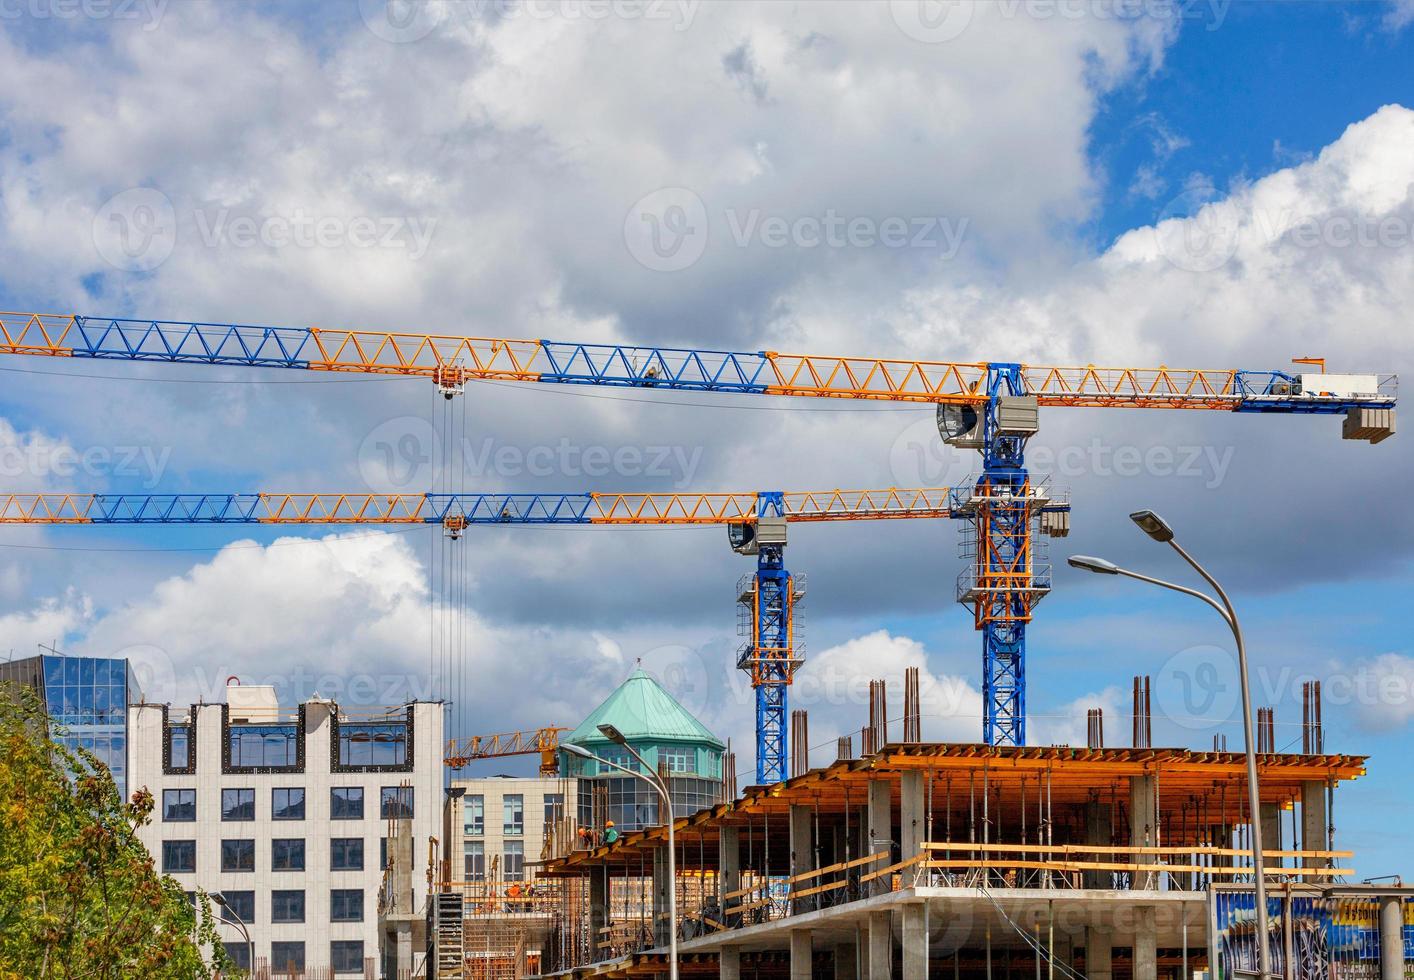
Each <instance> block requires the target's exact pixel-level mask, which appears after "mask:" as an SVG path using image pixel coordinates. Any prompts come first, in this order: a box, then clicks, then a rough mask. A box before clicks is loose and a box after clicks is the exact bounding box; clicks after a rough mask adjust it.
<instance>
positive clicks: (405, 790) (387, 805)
mask: <svg viewBox="0 0 1414 980" xmlns="http://www.w3.org/2000/svg"><path fill="white" fill-rule="evenodd" d="M379 814H380V816H382V818H383V819H384V820H400V819H403V818H404V817H407V818H411V817H412V787H411V786H384V787H383V794H382V805H381V807H380V808H379Z"/></svg>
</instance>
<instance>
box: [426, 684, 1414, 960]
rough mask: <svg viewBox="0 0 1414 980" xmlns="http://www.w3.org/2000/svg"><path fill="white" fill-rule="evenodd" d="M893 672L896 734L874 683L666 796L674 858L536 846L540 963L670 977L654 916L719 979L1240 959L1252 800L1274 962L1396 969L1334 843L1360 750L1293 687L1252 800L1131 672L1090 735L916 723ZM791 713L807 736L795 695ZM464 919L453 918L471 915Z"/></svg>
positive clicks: (649, 836)
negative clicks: (1182, 740) (810, 757)
mask: <svg viewBox="0 0 1414 980" xmlns="http://www.w3.org/2000/svg"><path fill="white" fill-rule="evenodd" d="M908 680H909V681H910V682H911V683H909V684H908V685H907V687H908V689H907V691H906V696H905V707H904V718H903V726H902V729H903V738H902V739H901V740H899V739H895V740H892V741H890V740H888V739H887V738H886V731H887V722H886V721H885V719H884V708H885V705H886V704H887V699H886V696H885V692H884V689H883V684H882V682H878V683H877V684H876V685H875V687H874V690H873V694H872V697H871V723H870V725H869V726H868V727H866V728H865V729H864V730H863V731H862V732H861V737H862V748H863V751H862V752H860V753H858V754H856V753H854V752H853V740H852V739H849V738H845V739H840V742H839V751H838V756H839V757H838V759H837V760H836V761H834V762H833V763H831V764H830V765H828V766H825V767H823V768H814V769H809V770H802V768H801V767H800V765H799V764H797V768H796V770H795V772H794V774H793V775H792V776H791V777H790V778H788V779H786V780H785V781H782V782H779V783H775V784H772V785H768V786H750V787H747V788H746V789H745V790H744V792H742V793H741V794H740V795H737V794H735V793H730V796H731V797H732V798H730V799H726V800H725V801H724V802H720V803H717V804H715V805H712V806H708V807H704V808H702V809H699V810H697V811H696V812H694V813H691V814H680V815H678V816H677V818H676V820H675V821H674V824H673V831H674V833H673V857H674V860H675V864H676V878H675V879H674V878H671V877H670V876H669V873H668V853H669V851H668V830H667V827H666V825H658V824H654V825H645V826H644V827H642V828H641V829H638V830H633V831H630V832H628V833H625V834H624V835H623V836H622V837H621V838H619V839H618V840H616V841H614V842H613V843H604V842H602V841H601V840H598V839H594V838H593V837H592V835H591V838H590V839H589V840H588V841H586V839H585V835H578V836H575V837H571V838H569V839H567V840H566V841H565V842H564V843H563V844H562V846H559V847H557V848H555V851H556V853H553V854H549V855H547V858H546V860H545V861H544V863H543V864H542V865H540V866H539V868H538V878H537V880H538V881H539V882H540V883H541V890H540V894H539V895H538V896H537V897H536V899H535V900H534V905H533V910H534V912H535V913H536V914H537V915H538V916H539V917H540V920H539V921H540V922H541V924H542V925H543V926H544V928H543V930H540V931H539V932H538V933H537V938H539V939H540V940H541V941H542V946H541V948H540V949H539V950H538V951H537V953H538V955H537V956H536V958H535V961H536V962H537V963H538V964H539V971H540V973H541V974H543V975H554V976H566V977H580V976H586V977H587V976H590V975H593V976H595V977H606V978H609V977H619V976H623V977H628V976H636V975H657V974H664V975H665V974H666V973H667V971H668V963H667V948H668V945H669V936H670V930H672V931H673V932H675V933H676V938H677V942H678V954H679V966H680V971H681V972H682V973H684V974H694V975H700V976H721V977H722V978H723V980H739V978H742V977H751V978H767V977H782V978H784V977H786V976H789V977H790V978H791V980H807V978H810V977H831V978H838V980H865V978H868V980H882V978H889V977H894V976H902V977H903V978H905V980H920V978H924V977H929V976H934V977H953V978H962V977H978V978H981V977H987V978H1003V977H1030V976H1041V975H1043V974H1044V975H1045V976H1046V977H1047V978H1050V980H1053V978H1055V977H1056V976H1063V977H1067V978H1078V977H1088V978H1091V980H1128V978H1131V977H1132V978H1144V980H1147V978H1155V977H1168V978H1173V980H1178V978H1182V977H1191V976H1193V975H1195V973H1197V972H1199V971H1204V970H1212V971H1213V972H1212V973H1210V974H1209V975H1210V976H1213V975H1227V974H1230V973H1232V972H1234V971H1238V970H1242V969H1249V968H1250V969H1255V964H1256V954H1255V931H1254V915H1253V910H1254V908H1255V906H1254V900H1253V868H1252V862H1251V858H1250V855H1251V851H1250V847H1251V843H1250V828H1251V827H1252V824H1253V821H1254V818H1255V819H1256V820H1260V821H1261V822H1262V831H1263V834H1264V836H1265V848H1266V850H1265V855H1266V857H1265V861H1264V864H1265V871H1266V875H1267V881H1268V883H1269V884H1268V905H1269V910H1270V912H1271V923H1272V924H1271V926H1270V929H1271V934H1270V937H1269V944H1270V948H1271V950H1272V954H1273V957H1274V962H1275V963H1276V966H1275V967H1274V969H1276V970H1277V972H1279V973H1281V974H1282V975H1284V976H1288V977H1303V978H1306V977H1309V978H1313V980H1314V978H1318V977H1336V976H1340V977H1368V978H1382V980H1404V978H1405V977H1406V973H1405V972H1404V971H1405V969H1406V968H1405V966H1404V963H1405V956H1404V953H1405V949H1404V947H1405V944H1406V942H1408V941H1409V940H1414V929H1407V928H1406V927H1405V925H1404V923H1405V917H1406V915H1407V914H1408V913H1406V911H1405V909H1406V908H1408V907H1410V906H1409V903H1408V900H1407V896H1406V895H1405V894H1404V893H1403V891H1402V890H1400V889H1397V888H1385V889H1376V888H1373V887H1371V886H1361V885H1354V884H1351V883H1350V878H1351V873H1352V872H1351V867H1350V866H1351V860H1350V859H1351V858H1352V856H1353V855H1352V854H1351V853H1350V852H1349V851H1343V850H1339V849H1338V847H1337V845H1336V841H1335V826H1336V820H1335V815H1336V803H1337V799H1338V792H1337V791H1338V788H1339V786H1340V784H1341V783H1342V782H1345V781H1348V780H1352V779H1356V778H1358V777H1359V776H1361V775H1362V774H1363V773H1364V766H1365V759H1364V758H1363V757H1360V756H1350V755H1337V754H1327V753H1325V752H1324V751H1322V745H1321V741H1322V739H1321V735H1320V729H1319V723H1318V715H1317V714H1316V712H1315V711H1314V710H1312V709H1311V708H1310V706H1309V705H1308V712H1307V714H1308V718H1307V723H1306V726H1305V732H1304V735H1305V738H1304V744H1303V751H1301V752H1299V753H1296V752H1290V753H1288V752H1276V751H1273V745H1272V744H1271V739H1270V737H1269V732H1270V727H1269V719H1270V716H1269V715H1264V721H1265V722H1267V724H1265V725H1264V726H1263V733H1264V735H1265V737H1263V738H1262V744H1261V745H1260V748H1261V750H1262V751H1261V754H1260V756H1259V760H1258V770H1259V776H1260V784H1261V796H1260V799H1261V805H1260V811H1259V812H1258V813H1257V814H1256V815H1255V816H1254V814H1252V813H1251V812H1250V811H1249V809H1248V804H1247V794H1246V788H1245V759H1244V755H1243V754H1242V753H1241V752H1231V751H1227V750H1226V749H1225V747H1224V748H1215V749H1214V750H1212V751H1193V750H1189V749H1179V748H1162V747H1156V746H1151V745H1150V744H1149V726H1148V721H1147V710H1146V704H1147V701H1148V691H1147V681H1144V682H1142V683H1139V682H1137V683H1136V702H1135V713H1134V717H1135V722H1134V731H1133V735H1134V737H1133V738H1132V739H1131V741H1132V742H1133V743H1134V744H1132V745H1130V746H1128V747H1124V748H1116V747H1105V746H1103V744H1101V743H1102V738H1103V734H1102V730H1101V728H1102V725H1101V719H1100V717H1099V715H1098V712H1097V711H1096V712H1092V714H1091V726H1090V736H1091V737H1090V740H1089V741H1090V743H1091V744H1089V745H1087V746H1085V747H1072V746H1050V747H1041V746H1026V747H1014V746H988V745H982V744H945V743H929V742H923V741H921V739H920V735H921V732H920V725H919V713H918V705H917V682H916V678H914V677H910V678H909V679H908ZM1308 695H1309V692H1308ZM1309 700H1310V699H1309V696H1308V701H1309ZM793 721H794V726H795V729H796V731H795V733H794V734H795V735H796V737H797V739H798V741H799V742H801V743H804V742H805V741H806V737H805V732H804V725H805V718H804V716H803V713H799V712H798V713H797V714H796V717H795V718H794V719H793ZM795 758H796V759H797V760H798V759H803V758H804V753H796V754H795ZM670 889H671V890H672V892H673V893H674V894H675V897H676V906H677V909H676V917H675V918H673V917H672V916H670V914H669V900H668V896H669V892H670ZM530 910H531V907H530V906H523V907H522V909H521V914H525V913H526V912H529V911H530ZM514 914H516V910H511V909H502V910H501V915H502V916H505V915H514ZM475 921H476V916H475V914H468V915H467V917H466V919H465V922H466V928H467V929H468V930H470V929H472V928H489V926H488V925H486V924H484V923H483V924H481V925H479V926H474V925H473V923H474V922H475ZM452 962H454V960H453V961H452ZM449 965H450V963H449ZM517 967H518V968H517V970H516V972H515V973H511V974H507V975H526V974H527V973H533V972H535V971H534V970H531V969H528V967H527V963H526V960H525V959H524V957H523V956H522V957H520V958H519V962H518V964H517ZM443 975H444V976H461V975H462V974H460V973H456V972H450V973H444V974H443Z"/></svg>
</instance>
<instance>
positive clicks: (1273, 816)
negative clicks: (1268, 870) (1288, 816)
mask: <svg viewBox="0 0 1414 980" xmlns="http://www.w3.org/2000/svg"><path fill="white" fill-rule="evenodd" d="M1259 812H1260V813H1261V814H1262V850H1264V851H1280V850H1281V849H1282V847H1281V807H1280V806H1279V805H1278V804H1276V803H1263V804H1262V805H1261V807H1260V809H1259ZM1282 863H1283V862H1282V860H1281V859H1280V858H1268V857H1264V858H1263V859H1262V866H1263V867H1275V866H1278V865H1280V864H1282Z"/></svg>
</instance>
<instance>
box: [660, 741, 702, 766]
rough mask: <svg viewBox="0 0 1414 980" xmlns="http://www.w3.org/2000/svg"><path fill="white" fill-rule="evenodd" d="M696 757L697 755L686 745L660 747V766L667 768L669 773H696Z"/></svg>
mask: <svg viewBox="0 0 1414 980" xmlns="http://www.w3.org/2000/svg"><path fill="white" fill-rule="evenodd" d="M694 755H696V753H695V752H694V751H693V750H692V749H690V748H688V747H687V746H686V745H660V746H659V747H658V765H660V766H664V767H666V768H667V770H668V772H695V771H696V769H697V765H696V760H695V759H694V758H693V756H694Z"/></svg>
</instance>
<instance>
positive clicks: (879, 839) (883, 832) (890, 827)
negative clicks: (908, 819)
mask: <svg viewBox="0 0 1414 980" xmlns="http://www.w3.org/2000/svg"><path fill="white" fill-rule="evenodd" d="M893 840H894V809H893V786H892V781H891V780H888V779H871V780H869V838H868V840H867V841H866V843H867V844H868V849H867V850H866V851H865V853H866V854H873V853H874V852H876V851H892V850H893ZM861 856H862V855H861ZM886 863H892V862H886Z"/></svg>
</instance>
